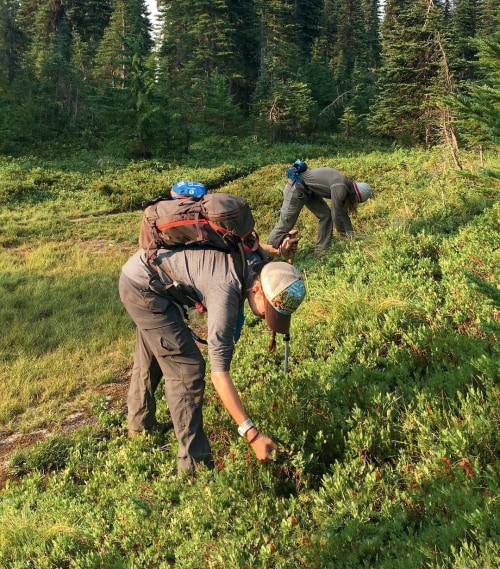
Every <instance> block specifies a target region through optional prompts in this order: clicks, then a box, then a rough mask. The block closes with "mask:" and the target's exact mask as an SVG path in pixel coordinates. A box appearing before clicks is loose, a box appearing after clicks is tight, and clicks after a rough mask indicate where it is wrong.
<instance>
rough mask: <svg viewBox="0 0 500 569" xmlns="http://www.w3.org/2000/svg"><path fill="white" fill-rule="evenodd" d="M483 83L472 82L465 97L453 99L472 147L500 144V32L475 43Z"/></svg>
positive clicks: (462, 131) (463, 134)
mask: <svg viewBox="0 0 500 569" xmlns="http://www.w3.org/2000/svg"><path fill="white" fill-rule="evenodd" d="M476 46H477V48H478V57H479V67H480V70H481V71H482V82H481V83H470V84H469V85H468V87H467V90H466V93H465V94H455V95H454V96H453V97H452V98H451V102H452V105H453V108H454V110H455V111H456V113H457V115H458V127H459V129H460V132H461V135H462V136H463V138H464V139H465V140H466V141H467V142H468V144H469V145H470V146H473V147H477V148H480V149H481V150H482V149H485V148H498V145H499V144H500V33H496V34H493V35H491V36H488V37H486V38H484V39H480V40H476Z"/></svg>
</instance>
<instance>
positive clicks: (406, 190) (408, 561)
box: [0, 141, 500, 569]
mask: <svg viewBox="0 0 500 569" xmlns="http://www.w3.org/2000/svg"><path fill="white" fill-rule="evenodd" d="M219 150H220V152H221V154H226V156H225V157H224V158H223V159H219V158H217V157H214V155H212V156H210V155H209V154H205V153H204V151H203V150H202V149H200V150H199V151H196V150H195V152H194V153H193V155H192V156H190V157H189V159H188V160H186V162H185V163H183V164H163V163H160V162H138V163H125V162H120V161H117V160H114V159H112V158H96V157H93V156H90V155H88V156H83V157H81V159H80V160H78V159H76V158H69V157H66V158H61V159H59V160H57V161H52V162H50V163H49V162H48V161H47V160H45V161H44V160H40V159H36V158H34V157H26V158H23V159H21V158H18V159H10V158H6V157H4V158H0V173H1V176H0V206H1V209H0V226H1V231H0V244H1V245H2V248H1V249H0V269H1V270H0V293H1V295H2V298H3V299H4V301H3V302H2V303H1V305H0V325H1V328H2V335H1V336H0V382H1V388H2V399H1V400H0V431H1V430H20V431H25V432H30V431H31V430H33V429H35V428H41V427H45V428H48V429H49V430H52V431H53V433H52V435H50V436H49V437H48V438H47V439H45V440H44V441H43V442H41V443H39V444H38V445H36V446H34V447H32V448H25V449H19V450H18V451H16V452H14V453H13V454H12V456H11V457H10V463H9V464H10V469H11V475H12V479H11V480H10V481H8V483H7V485H6V488H5V489H4V490H2V491H1V493H0V567H1V568H2V569H4V568H5V569H7V568H8V569H21V568H22V569H27V568H33V569H35V568H36V569H45V568H47V569H49V568H51V569H52V568H54V569H56V568H57V569H62V568H66V567H68V568H75V569H76V568H79V569H90V568H96V569H97V568H100V569H101V568H107V569H122V568H123V569H125V568H126V569H129V568H139V567H141V568H142V567H152V568H155V569H163V568H170V567H176V568H177V569H179V568H181V569H188V568H189V569H195V568H196V569H198V568H200V567H203V568H205V567H207V568H214V569H215V568H216V569H219V568H221V567H227V568H243V567H247V568H252V569H254V568H255V569H260V568H262V569H269V568H280V569H283V568H287V569H288V568H289V569H295V568H297V567H308V568H312V569H323V568H335V569H337V568H346V569H348V568H349V569H350V568H352V569H359V568H374V569H375V568H376V569H388V568H394V569H400V568H403V569H405V568H409V569H413V568H418V569H421V568H426V569H427V568H429V569H430V568H433V569H434V568H436V569H438V568H439V569H457V568H460V569H466V568H467V569H470V568H474V569H493V568H496V567H498V566H499V564H500V547H499V545H498V543H499V542H500V540H499V537H500V527H499V521H498V520H499V518H498V513H497V512H498V493H499V474H498V473H499V471H500V468H499V467H500V464H499V460H498V456H499V452H500V448H499V438H498V428H499V426H500V405H499V393H498V380H499V367H500V366H499V365H498V362H499V360H500V358H499V349H498V335H499V324H498V318H499V310H500V307H499V302H498V286H499V282H500V279H499V275H500V268H499V267H500V262H499V261H500V259H499V248H498V229H499V226H500V224H499V221H500V204H499V201H498V196H499V190H500V186H499V184H498V182H495V181H493V180H492V179H491V178H487V177H485V176H483V175H482V174H481V173H480V172H478V169H479V164H478V163H477V157H475V156H474V155H472V154H471V155H466V154H464V155H463V156H462V162H463V163H464V165H465V166H466V168H467V171H466V172H457V171H456V170H454V169H453V167H452V164H451V161H450V160H449V159H448V157H447V156H446V155H445V154H444V153H443V152H442V151H441V150H439V149H435V150H432V151H423V150H412V151H410V150H398V149H394V150H388V149H381V148H373V149H371V148H368V149H367V151H366V152H364V153H363V152H361V151H359V150H357V149H346V150H345V152H341V151H339V146H338V145H331V146H327V145H324V146H321V145H314V144H311V145H307V146H305V145H304V146H299V145H293V146H292V145H289V146H280V145H275V146H273V147H267V148H261V147H260V146H259V145H258V144H254V145H252V144H250V142H249V141H247V142H246V143H245V144H243V145H242V147H238V148H235V149H234V152H233V151H232V149H231V148H225V149H219ZM228 157H230V158H228ZM297 157H300V158H302V159H304V160H306V161H307V162H308V164H309V166H310V167H315V166H324V165H328V166H333V167H336V168H338V169H340V170H341V171H344V172H346V173H348V174H351V175H353V176H355V177H356V178H357V179H358V180H365V181H368V182H370V183H371V184H372V185H373V188H374V191H375V199H374V200H371V201H369V202H367V203H366V204H364V205H363V206H361V207H360V209H359V214H358V215H357V217H356V218H355V219H354V225H355V228H356V230H357V234H356V237H355V239H353V240H349V241H346V240H340V239H336V240H335V241H334V243H333V246H332V248H331V250H330V252H329V254H328V255H327V256H326V258H324V259H321V260H320V259H316V258H315V257H314V256H313V254H312V253H313V243H314V238H315V234H316V221H315V219H314V218H313V217H312V216H311V215H310V214H309V212H308V211H304V212H303V213H302V214H301V217H300V219H299V223H298V229H299V230H300V234H301V236H302V241H301V242H300V249H299V252H298V254H297V255H296V258H295V264H296V265H297V266H298V268H299V269H301V270H302V271H303V273H304V275H305V279H306V284H307V297H306V300H305V302H304V303H303V305H302V306H301V308H300V309H299V311H298V313H297V315H296V316H295V317H294V319H293V324H292V331H291V354H290V361H289V370H290V371H289V374H288V375H287V376H286V377H285V376H284V375H283V372H282V365H283V347H282V345H281V342H280V341H279V340H278V347H277V351H276V352H275V353H272V354H270V353H269V352H268V351H267V344H268V340H269V334H268V333H267V331H266V329H265V326H264V325H263V323H262V322H260V321H257V320H255V319H254V318H252V317H251V315H250V314H249V315H248V318H247V326H246V327H245V329H244V333H243V336H242V339H241V340H240V342H239V343H238V346H237V349H236V353H235V358H234V360H233V366H232V375H233V379H234V382H235V385H236V386H237V388H238V390H239V391H240V393H241V394H242V397H243V400H244V402H245V405H246V407H247V408H248V411H249V413H250V415H251V416H252V418H253V420H254V422H256V423H257V424H258V425H259V427H260V428H261V429H262V430H263V431H264V432H267V433H269V434H270V435H271V436H273V437H275V438H277V439H279V440H280V442H281V444H282V446H283V449H284V450H286V452H285V453H281V454H280V455H278V456H277V457H276V460H275V461H272V462H270V463H267V464H258V463H257V462H256V461H255V459H254V458H253V456H252V453H251V452H250V451H249V448H248V446H247V445H246V444H245V443H244V441H242V440H241V439H240V438H239V437H237V435H236V434H235V427H234V425H233V424H232V420H231V419H230V417H229V416H228V414H227V413H226V412H225V411H224V410H223V408H222V405H221V403H220V401H219V400H218V399H217V397H216V395H215V393H214V390H213V389H212V388H211V387H210V386H209V387H208V390H207V397H206V405H205V423H206V428H207V433H208V435H209V437H210V440H211V443H212V446H213V449H214V453H215V457H216V465H217V468H216V470H215V471H214V472H207V471H201V472H200V473H199V475H198V477H197V478H196V480H191V479H185V478H179V477H178V476H177V474H176V459H175V448H176V442H175V437H174V435H173V433H169V434H167V435H155V436H154V437H150V438H148V437H139V438H136V439H133V440H128V439H126V438H125V436H124V430H125V423H126V421H125V416H124V412H123V406H124V403H125V402H124V401H120V402H117V403H114V404H110V403H109V401H107V400H106V399H105V398H104V397H101V396H99V395H98V393H99V392H101V390H102V389H103V388H106V386H108V385H109V386H112V385H113V384H117V383H118V384H123V383H124V382H126V381H127V379H128V377H129V374H130V369H131V365H132V358H133V348H134V327H133V324H132V322H131V321H130V319H129V318H128V316H127V315H126V313H125V311H124V309H123V307H122V306H121V304H120V301H119V298H118V294H117V280H118V275H119V271H120V267H121V265H122V264H123V263H124V262H125V260H126V259H127V258H128V256H129V255H130V254H131V253H132V252H133V251H134V250H135V248H136V244H137V234H138V229H139V224H140V216H141V212H140V207H139V204H140V202H141V201H142V200H143V199H148V198H151V197H154V196H156V195H158V194H161V193H164V191H165V189H167V190H168V187H169V184H171V183H172V182H173V181H176V180H177V179H180V178H185V179H187V178H190V179H198V180H202V181H205V182H206V183H208V185H209V186H210V187H211V188H217V189H219V188H220V189H224V191H228V192H233V193H236V194H239V195H243V196H244V197H245V198H247V199H248V201H249V202H250V203H251V205H252V206H253V208H254V211H255V212H256V216H255V217H256V219H257V223H258V230H259V233H260V235H261V237H262V238H263V239H265V237H266V236H267V234H268V233H269V232H270V230H271V228H272V226H273V224H274V222H275V221H276V219H277V215H278V209H279V207H280V205H281V192H282V189H283V185H284V179H285V177H284V168H285V167H286V166H287V165H288V164H289V163H290V162H291V161H293V160H294V159H295V158H297ZM487 160H488V163H487V164H486V166H487V167H488V168H490V169H497V170H498V159H497V157H495V156H489V157H487ZM158 400H159V401H158V405H159V412H160V415H161V416H160V418H167V415H168V411H167V409H166V405H165V402H164V400H163V398H162V397H161V392H159V393H158ZM89 407H90V409H91V413H92V414H93V415H94V417H95V424H94V425H93V426H86V427H83V428H80V429H78V430H76V431H74V432H71V433H67V434H64V433H63V432H62V431H61V430H60V429H59V428H58V426H59V425H61V424H63V423H64V421H65V419H67V418H68V416H69V415H70V414H71V413H74V412H75V411H81V410H83V409H86V408H89Z"/></svg>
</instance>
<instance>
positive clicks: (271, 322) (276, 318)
mask: <svg viewBox="0 0 500 569" xmlns="http://www.w3.org/2000/svg"><path fill="white" fill-rule="evenodd" d="M264 298H265V297H264ZM265 301H266V310H265V320H266V324H267V326H268V328H269V329H270V330H271V331H272V332H276V333H277V334H288V333H289V332H290V322H291V320H292V317H291V316H289V315H286V314H281V312H278V311H277V310H276V309H275V308H273V306H272V305H271V304H270V303H269V301H268V300H267V298H266V299H265Z"/></svg>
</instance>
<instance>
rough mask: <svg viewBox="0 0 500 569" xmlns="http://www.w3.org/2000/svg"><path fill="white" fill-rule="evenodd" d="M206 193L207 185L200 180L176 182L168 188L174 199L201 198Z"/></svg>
mask: <svg viewBox="0 0 500 569" xmlns="http://www.w3.org/2000/svg"><path fill="white" fill-rule="evenodd" d="M206 193H207V187H206V186H205V184H202V183H201V182H176V183H175V184H174V185H173V186H172V189H171V190H170V195H171V196H172V197H173V198H174V200H178V199H182V198H195V199H197V198H201V196H204V195H205V194H206Z"/></svg>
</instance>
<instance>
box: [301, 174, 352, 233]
mask: <svg viewBox="0 0 500 569" xmlns="http://www.w3.org/2000/svg"><path fill="white" fill-rule="evenodd" d="M300 175H301V177H302V179H303V180H304V183H305V184H306V186H307V187H308V188H309V189H310V190H311V191H312V192H314V193H315V194H316V195H318V196H320V197H322V198H327V199H331V210H332V219H333V223H334V225H335V229H336V230H337V231H338V232H339V233H340V234H342V235H345V234H349V233H352V232H353V231H354V229H353V226H352V222H351V219H350V217H349V215H348V214H347V212H346V211H345V209H344V202H345V199H346V197H347V193H348V192H349V188H350V186H351V185H352V183H351V181H350V179H349V178H348V177H347V176H345V175H344V174H342V173H341V172H339V171H338V170H335V169H334V168H312V169H311V170H306V171H305V172H302V173H301V174H300Z"/></svg>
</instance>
